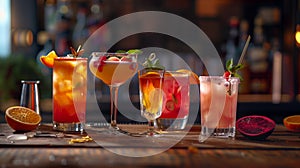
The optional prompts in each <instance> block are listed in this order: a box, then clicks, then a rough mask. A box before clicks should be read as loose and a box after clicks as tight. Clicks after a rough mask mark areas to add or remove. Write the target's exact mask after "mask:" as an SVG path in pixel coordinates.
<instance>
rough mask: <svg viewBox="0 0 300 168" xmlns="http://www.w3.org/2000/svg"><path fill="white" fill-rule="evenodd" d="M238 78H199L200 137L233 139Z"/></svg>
mask: <svg viewBox="0 0 300 168" xmlns="http://www.w3.org/2000/svg"><path fill="white" fill-rule="evenodd" d="M238 86H239V78H235V77H230V78H228V79H226V78H224V77H222V76H200V101H201V136H202V137H208V136H216V137H235V122H236V109H237V97H238Z"/></svg>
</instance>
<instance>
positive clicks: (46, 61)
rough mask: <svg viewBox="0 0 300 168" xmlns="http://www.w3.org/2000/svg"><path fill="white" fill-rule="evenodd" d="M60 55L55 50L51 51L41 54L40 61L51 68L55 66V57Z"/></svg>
mask: <svg viewBox="0 0 300 168" xmlns="http://www.w3.org/2000/svg"><path fill="white" fill-rule="evenodd" d="M56 57H58V56H57V54H56V53H55V51H54V50H52V51H51V52H49V53H48V54H47V55H46V56H44V55H43V56H41V57H40V61H41V62H42V63H43V64H44V65H46V66H47V67H49V68H53V63H54V58H56Z"/></svg>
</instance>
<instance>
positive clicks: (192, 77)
mask: <svg viewBox="0 0 300 168" xmlns="http://www.w3.org/2000/svg"><path fill="white" fill-rule="evenodd" d="M176 72H182V73H188V74H189V75H190V84H191V85H193V84H194V85H198V84H200V81H199V77H198V75H197V74H196V73H194V72H193V71H190V70H187V69H178V70H177V71H176Z"/></svg>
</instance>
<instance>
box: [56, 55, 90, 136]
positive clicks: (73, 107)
mask: <svg viewBox="0 0 300 168" xmlns="http://www.w3.org/2000/svg"><path fill="white" fill-rule="evenodd" d="M86 77H87V58H73V57H58V58H55V59H54V64H53V125H54V126H53V128H54V129H55V130H60V131H83V126H84V122H85V115H86V91H87V80H86V79H87V78H86Z"/></svg>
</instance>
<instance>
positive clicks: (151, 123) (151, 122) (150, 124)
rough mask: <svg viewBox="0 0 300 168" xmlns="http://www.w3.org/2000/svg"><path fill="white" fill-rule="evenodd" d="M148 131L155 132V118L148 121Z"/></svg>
mask: <svg viewBox="0 0 300 168" xmlns="http://www.w3.org/2000/svg"><path fill="white" fill-rule="evenodd" d="M148 132H149V133H150V134H154V120H149V121H148Z"/></svg>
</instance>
